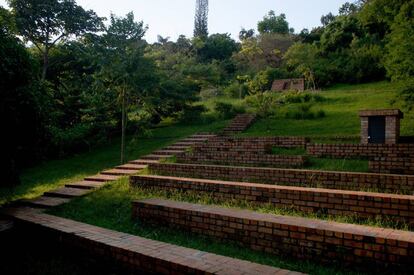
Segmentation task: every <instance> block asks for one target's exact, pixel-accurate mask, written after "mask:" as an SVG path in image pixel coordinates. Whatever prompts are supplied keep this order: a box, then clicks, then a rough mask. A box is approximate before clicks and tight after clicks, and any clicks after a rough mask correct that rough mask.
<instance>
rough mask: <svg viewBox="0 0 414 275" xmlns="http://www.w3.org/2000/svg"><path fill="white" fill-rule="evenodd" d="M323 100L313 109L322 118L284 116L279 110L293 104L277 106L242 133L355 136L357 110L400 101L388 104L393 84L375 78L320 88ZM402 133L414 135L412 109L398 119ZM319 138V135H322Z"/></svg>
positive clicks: (390, 106) (356, 134)
mask: <svg viewBox="0 0 414 275" xmlns="http://www.w3.org/2000/svg"><path fill="white" fill-rule="evenodd" d="M320 95H322V96H323V97H325V98H326V99H327V100H326V101H325V102H319V103H316V104H315V110H318V109H322V110H324V111H325V113H326V117H325V118H320V119H314V120H295V119H286V118H284V117H283V114H284V113H285V112H286V111H287V110H289V109H290V108H292V107H294V104H293V106H292V105H291V106H284V107H281V108H280V109H279V110H278V115H277V116H276V117H275V118H268V119H261V120H259V121H258V122H256V123H255V124H254V125H253V126H252V127H251V128H250V129H249V130H248V131H247V132H246V133H245V134H244V135H246V136H257V135H268V136H271V135H279V136H284V135H285V136H308V137H316V138H317V139H319V138H321V137H335V136H358V135H359V130H360V120H359V116H358V111H359V110H363V109H382V108H401V105H402V104H401V102H396V103H395V104H392V101H393V100H394V99H395V95H396V92H395V89H394V87H393V84H391V83H388V82H378V83H370V84H361V85H337V86H335V87H333V88H330V89H328V90H326V91H322V92H320ZM401 134H402V135H414V112H411V113H410V114H406V115H405V118H404V119H403V120H402V122H401ZM322 140H323V138H322Z"/></svg>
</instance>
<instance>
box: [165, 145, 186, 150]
mask: <svg viewBox="0 0 414 275" xmlns="http://www.w3.org/2000/svg"><path fill="white" fill-rule="evenodd" d="M189 148H190V146H176V145H171V146H168V147H165V148H164V150H178V151H185V150H187V149H189Z"/></svg>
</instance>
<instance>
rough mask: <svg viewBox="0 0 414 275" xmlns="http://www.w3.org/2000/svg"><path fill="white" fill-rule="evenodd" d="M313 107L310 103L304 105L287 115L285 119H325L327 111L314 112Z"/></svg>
mask: <svg viewBox="0 0 414 275" xmlns="http://www.w3.org/2000/svg"><path fill="white" fill-rule="evenodd" d="M312 107H313V105H312V104H310V103H302V104H300V105H298V106H296V108H295V109H294V110H292V111H289V112H287V113H286V115H285V117H286V118H290V119H316V118H322V117H325V116H326V114H325V111H323V110H318V111H316V112H314V111H312Z"/></svg>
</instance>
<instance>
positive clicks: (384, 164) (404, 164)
mask: <svg viewBox="0 0 414 275" xmlns="http://www.w3.org/2000/svg"><path fill="white" fill-rule="evenodd" d="M368 165H369V170H370V171H372V172H377V173H390V174H404V175H414V155H412V156H411V157H409V158H388V157H385V158H384V157H375V158H373V159H372V160H370V161H369V164H368Z"/></svg>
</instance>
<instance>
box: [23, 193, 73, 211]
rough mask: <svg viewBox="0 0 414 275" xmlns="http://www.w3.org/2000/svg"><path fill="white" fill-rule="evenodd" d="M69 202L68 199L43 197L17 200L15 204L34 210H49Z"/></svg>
mask: <svg viewBox="0 0 414 275" xmlns="http://www.w3.org/2000/svg"><path fill="white" fill-rule="evenodd" d="M69 201H70V199H69V198H59V197H49V196H46V195H43V196H40V197H38V198H35V199H23V200H19V201H18V202H17V204H18V205H23V206H29V207H34V208H50V207H56V206H59V205H62V204H65V203H68V202H69Z"/></svg>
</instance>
